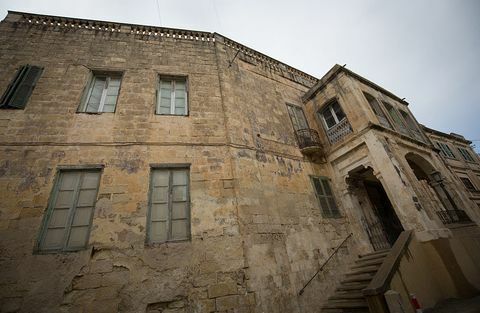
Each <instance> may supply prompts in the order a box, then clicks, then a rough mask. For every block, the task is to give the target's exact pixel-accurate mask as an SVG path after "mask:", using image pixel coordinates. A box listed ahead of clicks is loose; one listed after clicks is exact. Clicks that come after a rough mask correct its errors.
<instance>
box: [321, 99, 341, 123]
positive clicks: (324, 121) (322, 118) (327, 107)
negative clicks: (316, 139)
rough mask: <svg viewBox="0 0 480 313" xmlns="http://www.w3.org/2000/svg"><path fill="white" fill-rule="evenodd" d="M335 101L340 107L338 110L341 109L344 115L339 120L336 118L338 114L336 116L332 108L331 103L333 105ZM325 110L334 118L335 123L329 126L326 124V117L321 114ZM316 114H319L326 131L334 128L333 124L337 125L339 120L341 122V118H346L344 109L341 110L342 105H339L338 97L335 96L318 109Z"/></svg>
mask: <svg viewBox="0 0 480 313" xmlns="http://www.w3.org/2000/svg"><path fill="white" fill-rule="evenodd" d="M335 103H336V104H337V105H338V107H339V108H340V110H342V113H343V115H344V117H343V118H342V119H341V120H339V119H338V116H337V114H336V113H335V110H334V109H333V105H334V104H335ZM327 110H329V111H330V114H331V115H332V117H333V119H334V121H335V124H334V125H332V126H331V127H329V126H328V124H327V121H326V119H325V117H324V115H323V114H324V112H326V111H327ZM318 115H320V119H321V120H322V122H323V125H324V127H325V130H326V131H328V130H330V129H332V128H334V127H335V126H337V125H338V124H340V122H343V120H346V119H347V114H345V111H344V110H343V108H342V106H341V105H340V102H339V101H338V99H336V98H335V99H332V100H330V101H328V102H327V103H326V104H325V105H324V106H323V107H322V108H321V109H319V110H318Z"/></svg>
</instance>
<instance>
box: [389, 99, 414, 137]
mask: <svg viewBox="0 0 480 313" xmlns="http://www.w3.org/2000/svg"><path fill="white" fill-rule="evenodd" d="M383 105H384V106H385V109H387V112H388V114H389V115H390V117H391V118H392V120H393V122H394V123H395V127H396V129H397V130H398V131H400V132H401V133H403V134H405V135H410V134H409V133H408V130H407V126H406V125H405V123H404V122H403V120H402V118H401V117H400V114H398V112H397V110H396V109H395V108H394V107H393V106H392V105H390V104H388V103H386V102H383Z"/></svg>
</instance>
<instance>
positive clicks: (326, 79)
mask: <svg viewBox="0 0 480 313" xmlns="http://www.w3.org/2000/svg"><path fill="white" fill-rule="evenodd" d="M340 72H344V73H345V74H347V75H349V76H352V77H354V78H355V79H357V80H359V81H361V82H362V83H364V84H366V85H368V86H370V87H372V88H373V89H375V90H377V91H379V92H382V93H384V94H386V95H387V96H389V97H390V98H392V99H394V100H397V101H398V102H400V103H402V104H404V105H407V106H408V102H407V101H405V100H404V99H401V98H400V97H398V96H396V95H395V94H393V93H392V92H390V91H388V90H386V89H385V88H383V87H380V86H379V85H377V84H375V83H374V82H372V81H370V80H368V79H366V78H365V77H363V76H361V75H359V74H357V73H355V72H353V71H351V70H349V69H347V68H345V65H344V66H341V65H339V64H335V65H334V66H333V67H332V68H331V69H330V70H329V71H328V72H327V73H326V74H325V75H324V76H323V77H322V78H320V80H319V81H318V83H316V84H315V85H314V86H313V87H312V88H310V90H309V91H307V92H306V93H305V95H304V96H303V97H302V100H303V102H307V101H308V100H310V99H312V98H313V97H314V96H315V95H316V94H317V93H318V92H320V91H321V90H322V89H323V88H325V87H326V86H327V84H328V83H330V82H331V81H332V80H333V79H334V78H335V77H336V76H337V75H338V74H339V73H340Z"/></svg>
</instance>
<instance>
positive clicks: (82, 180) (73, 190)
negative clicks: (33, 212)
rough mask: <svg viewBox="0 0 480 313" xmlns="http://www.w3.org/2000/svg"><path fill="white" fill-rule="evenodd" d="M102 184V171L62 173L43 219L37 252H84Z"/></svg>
mask: <svg viewBox="0 0 480 313" xmlns="http://www.w3.org/2000/svg"><path fill="white" fill-rule="evenodd" d="M99 182H100V170H72V171H60V172H59V176H58V179H57V181H56V183H55V186H54V189H53V192H52V196H51V199H50V203H49V206H48V209H47V213H46V216H45V218H44V224H43V228H42V231H41V234H40V238H39V242H38V250H39V251H42V252H48V251H75V250H81V249H85V248H86V247H87V243H88V237H89V234H90V226H91V224H92V217H93V211H94V207H95V202H96V199H97V192H98V186H99Z"/></svg>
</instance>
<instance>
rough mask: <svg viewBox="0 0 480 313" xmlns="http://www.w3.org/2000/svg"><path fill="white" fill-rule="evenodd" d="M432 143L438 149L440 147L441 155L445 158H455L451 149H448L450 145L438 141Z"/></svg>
mask: <svg viewBox="0 0 480 313" xmlns="http://www.w3.org/2000/svg"><path fill="white" fill-rule="evenodd" d="M433 143H434V144H435V145H436V146H437V148H438V149H440V154H441V155H443V156H444V157H447V158H452V159H456V157H455V154H454V153H453V151H452V149H450V147H449V146H448V145H447V144H446V143H443V142H438V141H434V142H433Z"/></svg>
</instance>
